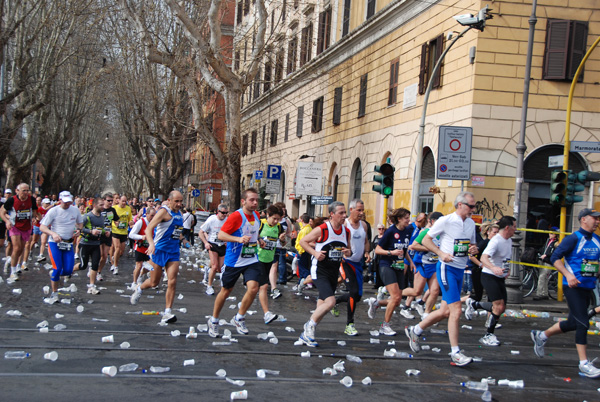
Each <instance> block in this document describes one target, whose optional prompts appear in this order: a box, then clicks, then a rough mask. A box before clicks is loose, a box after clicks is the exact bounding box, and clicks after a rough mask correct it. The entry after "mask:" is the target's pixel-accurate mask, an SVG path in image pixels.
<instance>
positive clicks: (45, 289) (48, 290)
mask: <svg viewBox="0 0 600 402" xmlns="http://www.w3.org/2000/svg"><path fill="white" fill-rule="evenodd" d="M42 290H43V291H44V294H45V295H49V294H50V286H44V287H43V288H42Z"/></svg>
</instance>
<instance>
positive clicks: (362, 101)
mask: <svg viewBox="0 0 600 402" xmlns="http://www.w3.org/2000/svg"><path fill="white" fill-rule="evenodd" d="M367 76H368V74H365V75H363V76H362V77H360V97H359V100H358V117H363V116H364V115H365V113H366V109H367Z"/></svg>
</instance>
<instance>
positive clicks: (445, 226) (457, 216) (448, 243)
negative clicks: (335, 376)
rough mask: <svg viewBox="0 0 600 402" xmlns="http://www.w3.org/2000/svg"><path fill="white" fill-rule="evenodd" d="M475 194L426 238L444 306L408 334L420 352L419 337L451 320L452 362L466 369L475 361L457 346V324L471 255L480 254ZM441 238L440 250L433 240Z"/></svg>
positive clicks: (463, 197) (465, 196)
mask: <svg viewBox="0 0 600 402" xmlns="http://www.w3.org/2000/svg"><path fill="white" fill-rule="evenodd" d="M475 206H476V205H475V196H474V195H473V193H470V192H467V191H462V192H460V193H459V194H458V195H457V196H456V199H455V200H454V208H456V211H455V212H454V213H452V214H450V215H446V216H443V217H441V218H440V219H438V220H437V222H436V223H435V224H434V225H433V227H432V228H431V229H429V232H427V234H426V235H425V237H423V241H422V244H423V245H424V246H425V247H427V248H428V249H429V251H432V252H434V253H435V254H437V255H438V257H439V261H438V264H437V267H436V276H437V280H438V282H439V284H440V289H441V291H442V304H441V307H440V309H439V310H435V311H433V312H432V313H431V314H429V315H428V316H427V317H426V318H424V319H423V320H422V321H421V322H420V323H419V324H417V325H415V326H412V327H407V328H406V330H405V333H406V335H407V336H408V339H409V344H410V348H411V349H412V351H413V352H415V353H416V352H418V351H419V350H421V347H420V345H419V336H421V334H422V333H423V330H425V329H427V328H429V327H430V326H431V325H433V324H435V323H437V322H440V321H441V320H443V319H445V318H447V319H448V338H449V340H450V346H451V348H452V349H451V353H450V357H451V359H452V362H453V363H454V364H455V365H457V366H465V365H467V364H469V363H471V362H472V361H473V359H472V358H471V357H467V356H465V355H464V354H463V353H462V352H461V350H460V347H459V346H458V334H459V330H458V328H459V327H458V322H459V320H460V316H461V314H462V310H461V301H460V292H461V289H462V284H463V275H464V270H465V267H466V266H467V259H468V256H469V254H476V253H477V246H476V245H475V240H476V236H475V222H473V220H472V219H471V214H472V213H473V209H475ZM437 236H440V247H438V246H436V245H435V243H434V242H433V239H434V238H435V237H437Z"/></svg>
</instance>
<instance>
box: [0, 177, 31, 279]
mask: <svg viewBox="0 0 600 402" xmlns="http://www.w3.org/2000/svg"><path fill="white" fill-rule="evenodd" d="M29 193H30V191H29V185H28V184H27V183H21V184H19V185H18V186H17V194H16V195H15V196H12V197H10V198H8V199H7V200H6V202H5V203H4V205H3V206H2V208H0V218H2V220H3V221H4V223H5V224H6V230H7V231H8V235H9V236H10V242H11V244H12V254H11V256H10V258H11V260H10V261H11V262H10V279H11V280H13V281H18V280H19V275H20V273H21V270H25V269H27V263H26V261H27V257H28V255H29V251H28V250H27V248H26V247H25V245H26V244H27V242H28V241H29V238H30V237H31V228H32V219H33V218H36V219H40V214H39V213H38V211H37V203H36V201H35V198H33V197H32V196H31V195H30V194H29ZM20 260H21V261H22V264H21V267H20V268H19V265H18V264H19V261H20Z"/></svg>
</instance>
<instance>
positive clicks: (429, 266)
mask: <svg viewBox="0 0 600 402" xmlns="http://www.w3.org/2000/svg"><path fill="white" fill-rule="evenodd" d="M442 216H444V215H442V213H441V212H433V213H432V214H431V215H429V217H428V218H427V220H428V222H427V227H425V228H424V229H423V230H421V232H420V233H419V236H417V238H416V239H415V241H414V242H413V243H412V244H411V245H410V246H409V247H408V249H409V250H414V251H416V254H415V260H416V261H415V266H416V267H417V273H416V274H415V281H414V282H415V286H414V288H406V289H404V291H403V292H402V293H403V294H404V295H405V296H414V297H416V298H420V297H421V295H422V294H423V291H424V290H425V285H427V286H428V287H429V297H428V298H427V302H423V301H422V300H420V301H417V304H416V305H417V311H418V312H419V314H420V315H421V318H425V317H427V315H429V313H431V311H432V310H433V306H434V305H435V302H436V300H437V298H438V295H439V294H440V287H439V284H438V281H437V276H436V266H437V262H438V256H437V254H435V253H433V252H431V251H429V249H427V247H425V246H423V244H422V242H423V238H424V237H425V235H426V234H427V232H429V229H430V228H431V227H432V226H433V224H434V223H435V222H436V221H437V220H438V219H439V218H441V217H442ZM433 243H434V244H435V245H436V246H438V247H439V245H440V241H439V237H436V238H435V239H433ZM423 304H424V305H425V306H424V307H423Z"/></svg>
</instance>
